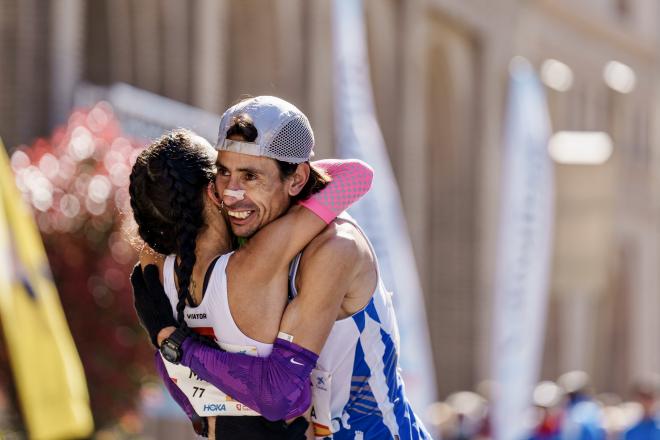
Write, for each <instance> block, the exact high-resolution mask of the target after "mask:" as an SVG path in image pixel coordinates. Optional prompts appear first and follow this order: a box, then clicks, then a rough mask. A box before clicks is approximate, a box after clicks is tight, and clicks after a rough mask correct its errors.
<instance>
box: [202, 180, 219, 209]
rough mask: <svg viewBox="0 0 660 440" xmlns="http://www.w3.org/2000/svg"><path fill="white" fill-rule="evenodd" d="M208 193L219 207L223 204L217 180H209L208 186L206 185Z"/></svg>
mask: <svg viewBox="0 0 660 440" xmlns="http://www.w3.org/2000/svg"><path fill="white" fill-rule="evenodd" d="M206 194H207V195H208V196H209V199H211V202H213V204H214V205H215V206H216V207H217V208H220V207H221V206H222V200H220V196H219V195H218V189H217V188H216V187H215V182H213V181H211V182H209V184H208V186H207V187H206Z"/></svg>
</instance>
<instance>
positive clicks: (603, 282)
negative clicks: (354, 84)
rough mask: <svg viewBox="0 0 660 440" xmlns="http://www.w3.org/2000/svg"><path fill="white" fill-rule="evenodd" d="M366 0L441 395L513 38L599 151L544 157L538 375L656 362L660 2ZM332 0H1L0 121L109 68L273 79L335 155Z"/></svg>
mask: <svg viewBox="0 0 660 440" xmlns="http://www.w3.org/2000/svg"><path fill="white" fill-rule="evenodd" d="M365 3H366V8H367V20H368V23H367V26H368V31H369V49H370V57H371V73H372V79H373V85H374V93H375V99H376V104H377V112H378V117H379V121H380V123H381V128H382V130H383V133H384V136H385V140H386V142H387V145H388V149H389V152H390V155H391V160H392V163H393V166H394V170H395V173H396V175H397V178H398V181H399V185H400V188H401V193H402V196H403V203H404V207H405V210H406V216H407V219H408V222H409V228H410V233H411V235H412V238H413V245H414V249H415V253H416V258H417V263H418V267H419V270H420V274H421V277H422V284H423V287H424V289H425V294H426V301H427V307H428V316H429V327H430V329H431V336H432V342H433V347H434V359H435V366H436V370H437V375H438V381H437V382H438V386H439V393H440V396H441V397H445V396H446V395H447V394H448V393H450V392H452V391H456V390H460V389H469V388H472V387H473V386H474V384H475V383H476V382H477V381H478V380H480V379H483V378H486V377H487V375H488V360H489V356H490V353H489V348H488V347H489V339H490V330H489V328H490V327H489V326H490V321H491V316H490V310H491V295H492V291H493V276H494V274H493V269H494V263H495V261H494V255H495V248H494V246H495V241H496V240H495V239H496V231H497V220H498V218H499V214H498V213H499V203H498V182H499V166H500V148H501V142H500V140H501V131H502V121H503V115H504V110H505V100H506V85H507V66H508V63H509V60H510V59H511V57H512V56H513V55H523V56H525V57H527V58H528V59H530V60H531V61H532V63H533V64H534V65H535V66H536V67H538V69H539V71H541V68H542V66H543V65H544V62H545V61H546V60H548V59H553V60H557V61H560V62H561V63H564V64H565V65H566V66H567V67H568V68H569V73H570V74H566V70H565V69H564V70H563V72H564V76H562V77H560V78H559V79H558V80H557V81H559V82H557V81H555V82H552V81H553V80H552V79H551V78H550V79H548V78H546V81H547V82H548V84H550V86H551V87H548V89H547V92H548V98H549V105H550V111H551V116H552V122H553V126H554V129H555V130H602V131H606V132H608V133H609V134H610V135H611V136H612V138H613V140H614V154H613V155H612V157H611V158H610V159H609V160H608V161H607V162H606V163H605V164H602V165H591V166H586V165H557V167H556V173H557V219H556V221H557V230H556V246H555V265H554V268H553V285H552V298H551V304H550V315H549V322H548V331H547V343H546V350H545V358H544V363H543V365H544V367H543V375H544V376H545V377H550V378H553V377H556V376H557V375H558V374H559V373H560V372H563V371H566V370H568V369H574V368H581V369H584V370H586V371H588V372H590V373H592V375H593V376H594V377H595V381H596V385H597V387H598V388H599V389H603V390H613V391H618V392H623V391H625V389H626V386H627V384H628V383H629V382H630V380H632V379H633V378H634V377H636V376H638V375H640V374H642V373H644V372H646V371H655V372H657V371H659V370H660V346H658V344H657V342H656V339H655V338H656V335H658V334H660V319H658V316H659V315H660V295H658V294H657V292H658V287H659V283H658V281H659V279H658V276H659V275H658V272H659V271H658V270H657V267H660V237H659V236H658V226H657V225H658V223H659V220H660V218H659V212H658V209H659V208H660V206H659V202H660V197H659V196H660V194H659V189H660V186H659V184H658V177H659V174H658V172H657V171H656V170H657V169H658V165H659V164H658V154H657V151H658V147H657V145H658V132H657V129H656V127H657V126H658V125H659V124H658V114H657V109H658V102H659V100H658V92H657V86H658V79H657V78H658V66H659V63H658V59H659V55H660V51H659V48H660V46H659V42H660V39H659V35H658V29H660V4H658V2H657V1H656V0H588V1H587V0H583V1H580V2H576V1H571V0H535V1H532V0H526V1H523V0H498V1H493V0H366V2H365ZM330 11H331V1H330V0H314V1H308V0H278V1H271V2H264V1H260V0H188V1H181V0H96V1H93V2H91V1H83V0H55V1H51V2H43V1H39V0H0V59H1V60H2V67H1V68H0V114H1V115H2V117H1V118H0V134H2V136H3V137H4V139H5V140H6V142H7V144H9V145H17V144H19V143H24V142H31V140H32V139H33V138H34V137H36V136H42V135H45V134H47V133H48V132H49V129H50V128H51V127H52V126H54V125H55V124H57V123H60V122H62V121H63V119H64V118H66V115H67V112H68V110H69V109H70V108H71V106H72V104H73V96H74V91H75V90H76V87H77V86H78V85H79V84H80V83H82V82H87V83H92V84H100V85H110V84H113V83H116V82H124V83H128V84H131V85H134V86H136V87H139V88H142V89H145V90H148V91H151V92H154V93H157V94H160V95H163V96H167V97H169V98H172V99H175V100H178V101H181V102H184V103H187V104H190V105H193V106H196V107H199V108H201V109H204V110H207V111H210V112H215V113H221V112H222V110H223V109H224V108H226V107H227V106H228V105H230V104H231V103H233V102H234V101H236V100H237V99H238V98H239V97H241V96H242V95H244V94H249V95H259V94H275V95H279V96H282V97H284V98H285V99H288V100H291V101H292V102H294V103H296V105H298V106H299V107H300V108H301V109H302V110H303V111H304V112H306V113H307V114H308V115H309V117H310V119H311V122H312V125H313V126H314V128H315V133H316V137H317V145H318V146H317V155H318V156H320V157H327V156H331V155H332V154H333V140H334V135H333V128H334V125H333V116H332V114H333V110H332V100H333V95H332V93H333V90H332V81H333V78H332V75H333V72H332V68H333V64H332V63H333V61H332V51H331V44H332V41H331V23H330ZM610 61H618V62H620V63H623V64H625V65H626V66H629V67H630V68H631V69H632V72H633V75H634V77H633V78H634V87H632V88H631V89H630V88H629V89H630V90H628V89H626V88H625V87H623V86H622V87H619V91H617V90H615V88H616V87H617V86H616V84H614V85H613V84H609V85H608V84H607V83H606V81H605V80H604V77H603V71H604V69H605V66H606V65H607V63H608V62H610ZM546 66H547V64H546ZM566 75H568V76H566ZM560 76H561V75H560ZM562 78H563V80H562ZM567 78H570V80H569V79H567ZM562 81H563V82H562ZM613 86H614V87H615V88H613ZM399 294H402V295H405V292H399Z"/></svg>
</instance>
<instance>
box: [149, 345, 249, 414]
mask: <svg viewBox="0 0 660 440" xmlns="http://www.w3.org/2000/svg"><path fill="white" fill-rule="evenodd" d="M218 345H219V346H220V347H221V348H222V349H223V350H225V351H228V352H230V353H243V354H248V355H251V356H256V355H257V348H256V347H251V346H239V345H232V344H223V343H218ZM161 357H162V355H161ZM163 363H164V364H165V368H166V369H167V373H168V374H169V376H170V378H171V379H172V380H173V381H174V383H175V384H176V385H177V386H178V387H179V388H180V389H181V391H183V393H184V394H185V395H186V397H188V400H189V401H190V404H191V405H192V407H193V408H194V409H195V412H196V413H197V414H198V415H200V416H202V417H209V416H259V415H261V414H259V413H258V412H256V411H254V410H252V409H250V408H248V407H247V406H245V405H243V404H242V403H240V402H237V401H236V400H234V399H232V398H231V397H230V396H228V395H227V394H225V393H223V392H222V391H220V390H219V389H218V388H216V387H215V386H214V385H211V384H210V383H209V382H207V381H205V380H203V379H200V378H199V377H198V376H197V375H196V374H195V373H194V372H193V371H192V370H191V369H190V368H188V367H185V366H183V365H179V364H173V363H171V362H168V361H167V360H166V359H165V358H163Z"/></svg>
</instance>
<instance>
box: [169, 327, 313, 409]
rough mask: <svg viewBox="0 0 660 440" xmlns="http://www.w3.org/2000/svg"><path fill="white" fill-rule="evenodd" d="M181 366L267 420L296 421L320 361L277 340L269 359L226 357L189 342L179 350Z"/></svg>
mask: <svg viewBox="0 0 660 440" xmlns="http://www.w3.org/2000/svg"><path fill="white" fill-rule="evenodd" d="M181 348H182V350H183V358H182V359H181V364H183V365H185V366H187V367H190V368H191V369H192V370H193V371H194V372H195V373H196V374H197V375H198V376H199V377H200V378H202V379H204V380H206V381H207V382H210V383H212V384H213V385H215V386H216V387H218V388H219V389H221V390H222V391H224V392H225V393H227V394H228V395H230V396H231V397H232V398H234V399H236V400H238V401H239V402H241V403H243V404H244V405H247V406H248V407H250V408H251V409H253V410H255V411H257V412H259V413H260V414H261V415H262V416H264V417H265V418H266V419H268V420H271V421H274V420H282V419H291V418H294V417H298V416H299V415H301V414H303V413H304V412H305V411H306V410H307V408H308V407H309V405H310V403H311V400H312V395H311V394H312V392H311V387H310V379H309V375H310V373H311V372H312V369H313V368H314V366H315V365H316V361H317V359H318V358H319V357H318V355H317V354H316V353H313V352H311V351H309V350H307V349H305V348H303V347H301V346H299V345H296V344H294V343H292V342H289V341H285V340H284V339H279V338H278V339H276V340H275V343H274V344H273V351H272V353H271V354H270V356H268V357H261V358H260V357H255V356H249V355H246V354H239V353H228V352H224V351H221V350H218V349H215V348H211V347H208V346H206V345H204V344H201V343H199V342H197V341H194V340H193V339H192V338H187V339H186V340H185V341H184V342H183V344H182V346H181Z"/></svg>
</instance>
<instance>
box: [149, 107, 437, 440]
mask: <svg viewBox="0 0 660 440" xmlns="http://www.w3.org/2000/svg"><path fill="white" fill-rule="evenodd" d="M313 146H314V137H313V133H312V130H311V127H310V126H309V123H308V121H307V118H306V117H305V116H304V115H303V114H302V113H301V112H300V111H299V110H298V109H297V108H295V107H294V106H293V105H291V104H289V103H287V102H286V101H283V100H281V99H278V98H274V97H268V96H263V97H257V98H252V99H249V100H244V101H242V102H240V103H239V104H237V105H235V106H233V107H231V108H230V109H229V110H227V112H225V114H224V115H223V117H222V120H221V123H220V130H219V137H218V143H217V145H216V149H217V150H218V161H217V168H218V175H217V178H216V189H217V193H218V194H222V202H223V205H224V209H225V210H226V213H227V215H228V217H229V221H230V225H231V228H232V231H233V232H234V234H235V235H236V236H238V237H239V238H242V239H248V238H249V237H250V236H252V235H253V234H254V233H255V232H256V231H258V230H259V229H261V228H262V227H264V226H266V225H267V224H268V223H270V222H271V221H273V220H275V219H276V218H278V217H279V216H281V215H282V214H283V213H284V212H286V210H287V209H288V208H289V207H290V206H291V204H292V203H293V202H294V201H296V200H293V199H292V198H291V197H289V195H288V194H287V193H286V192H285V191H283V186H282V181H283V179H285V178H286V177H287V176H290V175H292V174H293V173H296V170H299V167H309V159H310V157H311V156H312V154H313V152H312V150H313ZM297 174H301V175H307V174H308V173H297ZM358 184H359V183H358ZM344 191H347V192H348V193H350V188H347V189H346V188H345V189H344ZM302 203H303V204H304V203H306V202H305V201H302ZM255 270H258V268H255ZM291 297H292V298H293V299H292V301H291V302H290V304H289V305H288V306H287V308H286V310H285V313H284V316H283V317H282V322H281V326H280V338H282V339H284V340H286V341H288V342H290V343H292V344H293V345H295V346H297V347H299V348H300V350H301V353H303V352H305V353H313V354H316V355H318V359H317V360H316V365H315V366H316V368H315V369H314V370H313V371H312V375H311V378H312V387H313V389H312V394H313V398H312V421H313V422H314V427H315V433H316V436H317V437H332V438H335V439H344V438H350V439H387V438H396V439H417V438H430V436H429V435H428V433H427V431H426V430H425V428H424V427H423V426H422V424H421V421H419V419H418V418H417V417H416V415H415V414H414V412H413V411H412V409H411V407H410V405H409V404H408V402H407V400H406V398H405V395H404V387H403V382H402V379H401V376H400V375H399V373H398V344H399V338H398V328H397V324H396V318H395V316H394V311H393V307H392V301H391V296H390V294H389V293H388V292H387V291H386V290H385V289H384V287H383V285H382V282H381V281H380V277H379V273H378V263H377V261H376V256H375V253H374V250H373V248H372V246H371V244H370V243H369V241H368V240H367V239H366V237H365V236H364V234H363V233H362V231H361V230H360V229H359V227H358V226H357V225H356V224H355V223H354V221H352V220H351V219H350V218H348V217H344V218H339V219H337V220H335V221H333V222H332V223H331V224H330V225H329V226H328V227H327V228H326V229H325V230H324V231H323V232H322V233H321V234H319V235H318V236H317V237H316V238H315V239H314V240H313V241H312V242H311V243H310V244H309V245H308V246H307V247H306V248H305V250H304V251H303V253H302V255H301V256H299V257H297V258H296V259H295V260H294V262H293V264H292V270H291ZM254 325H259V323H254ZM166 336H168V332H167V331H166V332H164V333H163V332H161V334H160V336H159V339H161V340H162V339H163V338H164V337H166ZM185 344H186V343H184V345H182V348H183V351H184V353H183V356H182V359H183V361H182V363H183V364H185V365H186V366H189V367H190V368H192V369H193V371H195V372H196V373H198V374H200V376H201V377H203V378H204V379H205V380H208V381H209V382H211V383H213V384H214V385H216V386H218V387H219V388H220V389H223V390H224V391H226V392H227V393H228V394H230V395H232V396H234V394H232V393H233V392H240V391H241V390H242V389H243V388H241V387H240V386H238V387H235V388H233V389H231V390H229V389H227V388H226V386H229V385H231V384H227V383H225V382H223V377H222V375H220V374H214V373H213V371H211V370H213V369H214V368H215V365H217V364H223V365H227V363H228V361H227V360H226V357H224V356H223V355H222V354H219V350H214V349H211V348H209V347H202V346H201V345H194V344H193V343H187V345H185ZM186 351H187V352H188V353H186ZM215 356H217V357H215ZM221 358H222V359H221ZM289 360H290V362H291V363H292V364H295V365H298V363H299V361H300V362H304V360H303V359H299V358H296V357H291V358H289ZM255 362H257V361H255ZM196 368H197V369H196ZM223 368H225V369H227V368H230V367H228V366H224V367H223ZM250 371H254V370H250ZM259 371H261V370H259ZM307 371H308V370H307ZM282 374H284V373H282ZM264 375H266V373H264ZM233 379H234V380H236V377H234V378H233ZM262 379H263V378H254V377H250V378H245V379H243V380H244V381H247V382H251V381H255V382H259V383H260V384H263V382H264V381H263V380H262ZM214 380H216V381H214ZM217 381H220V382H217ZM248 385H250V384H248ZM250 389H256V388H250ZM259 389H260V390H261V388H259ZM279 389H280V388H277V387H269V388H268V389H267V390H264V391H262V392H263V393H264V394H267V395H268V396H269V399H273V398H277V391H278V390H279ZM234 397H236V398H238V399H239V400H240V398H239V397H238V396H234ZM283 414H284V413H282V414H279V413H277V414H273V417H277V416H281V415H283Z"/></svg>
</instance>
